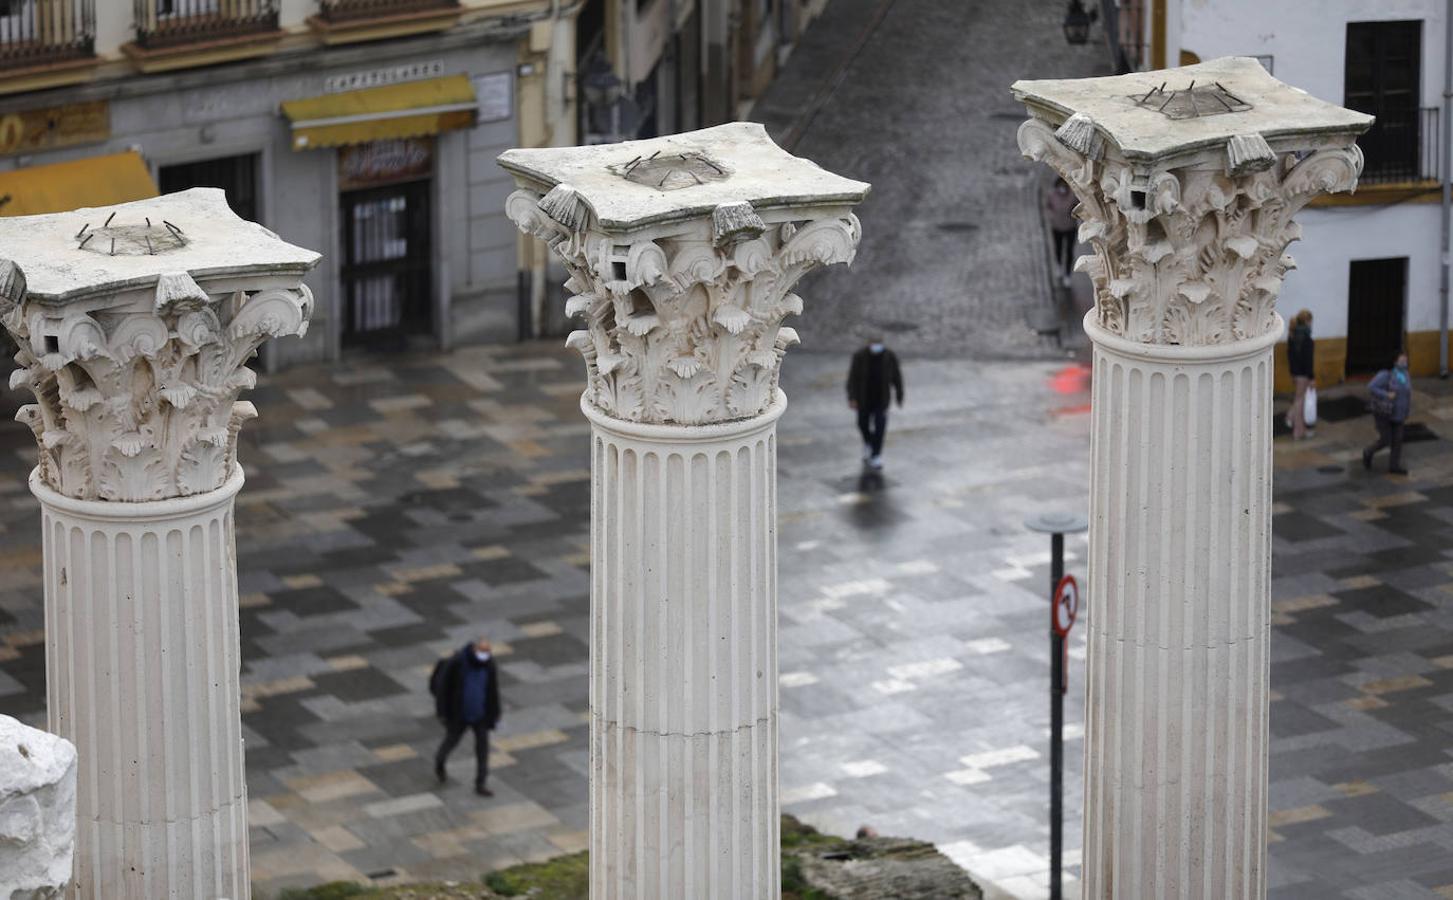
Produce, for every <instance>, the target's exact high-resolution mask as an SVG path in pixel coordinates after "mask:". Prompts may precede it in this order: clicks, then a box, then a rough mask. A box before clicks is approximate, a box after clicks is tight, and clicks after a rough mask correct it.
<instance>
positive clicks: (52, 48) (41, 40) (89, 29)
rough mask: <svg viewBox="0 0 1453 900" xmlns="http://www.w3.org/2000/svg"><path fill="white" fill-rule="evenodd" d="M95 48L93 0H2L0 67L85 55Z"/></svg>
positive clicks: (0, 68) (79, 57)
mask: <svg viewBox="0 0 1453 900" xmlns="http://www.w3.org/2000/svg"><path fill="white" fill-rule="evenodd" d="M95 50H96V8H95V2H94V0H0V71H3V70H5V69H23V68H29V67H31V66H39V65H45V64H46V63H52V62H64V61H66V60H72V59H85V58H86V57H88V56H92V55H94V53H95Z"/></svg>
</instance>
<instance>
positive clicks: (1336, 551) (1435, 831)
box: [0, 345, 1453, 900]
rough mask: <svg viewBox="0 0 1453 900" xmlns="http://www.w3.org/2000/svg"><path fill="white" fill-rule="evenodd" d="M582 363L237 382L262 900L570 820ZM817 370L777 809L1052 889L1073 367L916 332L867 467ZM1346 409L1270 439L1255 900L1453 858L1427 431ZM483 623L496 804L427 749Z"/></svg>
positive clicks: (535, 355)
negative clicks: (924, 347)
mask: <svg viewBox="0 0 1453 900" xmlns="http://www.w3.org/2000/svg"><path fill="white" fill-rule="evenodd" d="M579 365H580V364H579V361H578V359H575V358H573V357H572V356H571V355H570V354H569V353H567V352H565V351H562V350H557V349H554V348H550V347H543V346H539V345H532V346H519V347H502V348H489V349H476V350H468V351H461V352H458V353H455V354H451V355H447V356H442V357H438V356H434V357H430V356H419V357H395V358H389V359H376V360H360V361H357V362H355V363H353V364H348V365H343V366H339V367H336V368H308V369H300V370H296V371H292V372H288V373H286V374H284V375H282V376H279V377H275V378H270V379H265V381H264V384H263V385H262V386H261V387H260V388H259V389H258V390H257V391H256V392H255V394H254V398H253V399H254V400H255V401H256V403H257V406H258V408H259V410H261V412H262V416H261V418H260V419H259V421H257V422H255V423H252V427H251V428H249V429H248V430H245V431H244V432H243V439H244V446H243V448H242V460H243V463H244V465H245V466H247V469H248V484H247V486H246V487H245V488H244V490H243V493H242V495H241V497H240V498H239V505H238V520H237V533H238V542H239V557H240V559H239V563H240V570H241V589H242V595H243V605H244V608H243V610H242V617H243V638H244V653H245V656H246V662H245V670H244V678H243V681H244V693H245V706H244V710H245V712H244V720H245V726H246V727H245V735H246V739H247V753H248V756H247V760H248V782H249V790H250V796H251V799H252V804H251V824H252V826H253V827H252V840H253V844H252V848H253V866H254V872H255V877H256V879H257V884H258V887H259V888H260V890H261V893H260V894H259V896H270V895H271V894H272V893H273V892H275V891H276V890H277V889H279V888H281V887H283V886H287V885H294V884H303V883H311V882H317V881H321V880H327V879H330V878H373V879H375V880H379V881H387V880H391V879H402V878H423V877H429V876H436V875H437V876H445V877H456V878H464V877H473V876H477V875H478V874H479V873H480V872H481V871H482V870H485V869H490V868H494V867H497V866H503V865H508V864H511V863H514V862H516V861H519V860H522V859H538V858H542V857H545V856H549V855H552V854H556V853H560V852H564V851H568V850H574V849H578V848H580V847H582V846H583V845H584V841H585V832H584V829H585V827H586V822H587V819H586V809H585V802H586V791H585V778H586V775H585V772H586V765H585V760H586V730H587V727H586V720H585V712H586V671H587V669H586V659H587V647H586V621H587V620H586V604H587V590H588V587H587V584H588V583H587V577H586V574H587V573H586V564H587V547H586V544H585V540H586V533H587V532H586V523H587V519H588V515H589V509H588V501H589V495H588V491H587V479H588V471H587V460H588V444H587V440H586V434H587V427H586V424H585V422H584V420H583V419H582V417H581V416H580V413H579V410H578V408H577V407H576V403H577V396H578V393H577V392H578V389H579V383H580V381H579V374H580V373H579ZM843 365H844V361H843V360H842V359H841V358H839V357H836V356H824V355H818V354H797V355H790V356H789V357H788V362H787V365H786V370H785V387H786V390H787V391H788V394H789V396H790V398H791V407H790V408H789V410H788V413H787V416H786V417H785V418H784V420H783V423H782V431H781V441H780V447H781V450H780V460H781V477H780V489H779V499H780V503H781V527H780V532H779V534H780V538H779V539H780V544H781V579H780V582H781V628H782V630H781V672H782V681H781V688H780V693H781V705H782V713H781V728H782V731H781V747H782V768H781V779H782V796H783V801H784V804H785V807H786V809H787V810H788V811H791V812H794V813H797V814H799V815H801V816H803V817H804V818H806V819H807V820H808V821H810V822H812V823H814V824H817V825H820V826H823V827H825V828H827V829H830V830H833V831H837V832H851V831H852V830H854V829H856V828H857V826H858V825H861V824H864V823H869V824H872V825H873V826H874V827H876V828H878V829H879V830H880V831H881V832H883V833H885V834H887V833H898V834H904V835H911V836H915V837H920V838H925V839H929V840H933V841H936V842H938V843H939V844H940V845H941V846H943V847H944V849H945V850H946V851H947V852H948V853H949V854H951V855H952V856H953V857H954V858H955V859H957V860H958V861H960V862H961V863H962V864H964V865H965V866H967V867H968V868H969V869H970V870H971V871H973V872H975V873H976V874H978V875H980V876H981V877H983V878H986V879H988V880H990V881H993V882H995V883H997V884H998V886H999V887H1001V888H1004V889H1005V890H1007V891H1010V892H1012V893H1013V895H1015V896H1020V897H1037V896H1043V895H1044V885H1045V865H1046V854H1047V850H1046V841H1047V834H1048V830H1047V822H1046V820H1045V809H1046V794H1047V781H1046V779H1047V774H1048V773H1047V759H1046V752H1047V748H1046V740H1047V726H1048V710H1047V702H1046V701H1047V698H1046V696H1045V695H1046V693H1047V687H1048V661H1047V652H1048V650H1047V639H1046V628H1045V618H1046V615H1045V604H1044V600H1043V599H1042V596H1041V592H1042V591H1043V586H1044V583H1045V582H1046V581H1047V566H1046V563H1047V556H1048V547H1047V541H1046V540H1045V539H1043V538H1042V537H1040V536H1036V535H1032V534H1029V533H1027V532H1025V531H1024V530H1023V528H1022V527H1021V526H1020V522H1021V521H1022V519H1023V518H1024V516H1025V515H1026V514H1027V513H1028V512H1029V511H1031V510H1033V509H1035V508H1037V507H1038V506H1039V505H1040V504H1042V503H1047V502H1054V501H1059V500H1064V501H1067V502H1069V503H1082V502H1083V498H1084V492H1085V477H1086V472H1085V450H1086V429H1087V427H1088V416H1086V415H1085V414H1084V413H1085V406H1084V404H1085V403H1086V402H1087V397H1088V394H1087V393H1086V391H1085V373H1084V372H1083V371H1082V370H1081V369H1079V368H1078V367H1074V366H1070V367H1059V366H1056V365H1050V364H1043V363H1012V364H1009V363H1006V364H983V363H970V362H944V361H926V360H917V359H909V360H908V361H907V371H906V377H907V381H908V406H907V407H906V408H905V409H904V410H903V411H901V412H898V411H895V412H894V415H893V422H892V430H891V433H890V435H889V445H888V452H887V461H888V468H887V470H886V475H885V477H884V478H883V480H882V481H881V482H879V481H876V480H864V479H863V478H862V477H861V475H860V470H859V463H858V460H857V453H856V435H855V433H854V431H853V429H852V423H851V421H850V420H849V417H848V416H847V415H846V414H845V413H846V410H845V408H844V407H843V402H842V397H841V378H842V371H841V370H842V368H843ZM1421 387H1422V388H1423V389H1424V390H1432V389H1435V388H1436V389H1438V390H1439V391H1440V392H1441V393H1440V394H1439V395H1438V396H1432V395H1429V394H1426V393H1420V394H1419V395H1418V396H1417V398H1416V400H1415V408H1416V409H1418V410H1420V412H1419V414H1418V416H1417V418H1419V419H1420V420H1422V421H1424V422H1426V423H1427V424H1428V425H1430V426H1431V427H1432V429H1433V431H1435V432H1447V431H1448V430H1450V429H1453V398H1450V396H1449V395H1448V393H1447V392H1446V386H1444V385H1441V384H1438V383H1430V384H1425V385H1421ZM12 396H13V395H12ZM1334 400H1335V393H1329V396H1328V398H1324V405H1325V406H1327V407H1328V408H1329V409H1333V410H1335V409H1336V408H1337V406H1336V404H1335V403H1334V402H1333V401H1334ZM1344 405H1345V404H1344ZM1354 405H1355V404H1354ZM6 418H7V421H6V423H5V424H4V425H3V426H0V447H3V457H0V540H3V548H4V550H3V559H0V565H3V566H4V569H5V573H6V578H5V582H4V586H3V588H0V712H4V713H7V714H14V715H19V716H20V717H22V718H23V719H25V720H26V721H28V722H31V723H34V724H42V723H43V721H44V713H43V707H44V693H43V691H44V686H43V677H44V666H43V645H42V643H41V629H42V626H43V623H42V613H41V606H40V597H41V585H40V580H39V579H40V546H39V527H38V520H39V516H38V512H37V509H36V505H35V503H34V501H33V499H32V498H31V497H30V495H29V493H28V492H27V491H26V489H25V486H24V484H25V475H26V473H27V471H28V469H29V467H30V465H31V464H32V462H33V459H34V449H33V446H32V445H31V443H30V442H31V438H30V435H29V432H28V431H27V430H26V429H24V428H23V427H21V426H19V425H17V424H13V423H9V422H8V416H7V417H6ZM1368 431H1369V426H1368V422H1367V419H1366V417H1357V418H1352V419H1349V420H1348V421H1344V422H1328V423H1324V425H1323V427H1322V429H1321V433H1320V435H1319V436H1318V437H1317V438H1316V439H1315V440H1313V441H1311V442H1308V443H1306V444H1303V445H1295V446H1294V445H1292V444H1290V443H1287V442H1285V441H1283V442H1281V443H1279V445H1278V456H1277V463H1278V475H1277V478H1278V480H1277V498H1278V504H1277V506H1276V510H1277V515H1276V529H1277V537H1276V563H1275V582H1274V590H1273V601H1274V604H1275V606H1276V610H1277V631H1276V658H1275V660H1274V662H1273V670H1272V678H1273V688H1274V689H1275V690H1276V692H1277V693H1276V695H1275V697H1276V699H1275V702H1274V703H1273V705H1272V733H1273V737H1274V742H1273V746H1272V750H1273V758H1272V777H1273V786H1272V794H1271V796H1272V809H1273V814H1272V819H1271V821H1272V829H1273V837H1272V840H1273V844H1272V861H1273V870H1272V883H1273V885H1274V888H1273V891H1272V896H1273V897H1274V898H1276V900H1291V898H1302V897H1322V898H1325V897H1351V898H1373V897H1376V898H1383V897H1391V896H1408V897H1419V896H1429V897H1435V896H1440V894H1438V893H1436V892H1435V889H1441V890H1442V891H1443V892H1444V893H1443V894H1441V896H1446V895H1447V891H1448V890H1449V887H1450V886H1453V863H1449V859H1450V858H1453V856H1450V854H1449V852H1448V850H1449V849H1450V848H1453V843H1450V835H1453V755H1450V753H1449V750H1448V747H1449V746H1450V741H1449V735H1450V733H1453V603H1450V601H1449V597H1450V590H1453V551H1450V549H1449V548H1450V547H1453V539H1450V537H1453V453H1450V452H1449V448H1448V444H1447V442H1446V441H1443V440H1435V441H1427V442H1419V443H1414V444H1411V445H1410V447H1409V451H1408V461H1409V465H1410V466H1411V468H1412V470H1413V477H1412V478H1411V479H1410V480H1399V479H1392V478H1389V477H1387V476H1384V475H1380V474H1374V475H1367V474H1365V473H1364V472H1363V471H1362V469H1361V467H1360V465H1358V464H1357V461H1356V453H1357V447H1358V445H1359V444H1360V443H1361V442H1362V441H1364V440H1365V439H1366V437H1367V432H1368ZM1082 550H1083V544H1082V543H1079V542H1071V544H1070V553H1071V559H1070V562H1069V569H1070V571H1072V572H1076V573H1079V574H1083V559H1082ZM1088 603H1089V608H1090V610H1091V611H1093V604H1094V601H1093V598H1088ZM479 630H487V631H489V632H490V633H491V634H492V635H493V636H494V637H495V638H496V639H497V646H498V649H499V650H500V653H501V673H502V676H501V677H502V680H503V687H504V696H505V700H506V713H505V717H504V722H503V726H502V728H501V730H500V731H499V732H498V733H497V739H496V741H495V746H494V751H495V752H494V767H495V775H494V776H493V778H492V780H491V783H492V786H493V787H494V789H495V791H496V794H497V796H496V797H495V798H494V799H492V800H488V801H485V800H482V799H480V798H478V797H475V796H474V795H473V794H472V793H471V792H470V791H468V790H467V785H468V774H469V773H468V771H467V769H468V768H469V765H470V763H469V761H468V759H467V757H468V754H467V753H464V752H461V753H459V754H457V755H456V757H455V759H454V761H453V766H452V767H451V768H452V771H453V774H454V781H453V782H452V783H451V784H450V785H448V786H445V787H443V788H437V787H436V786H435V785H434V783H433V779H432V775H431V773H430V771H429V764H428V763H427V761H426V758H427V757H428V756H429V755H430V754H431V753H432V750H433V747H434V745H435V742H436V741H437V738H438V732H437V726H436V725H435V723H434V721H433V717H432V714H431V704H430V701H429V698H428V696H427V691H426V684H425V682H426V681H427V676H428V670H429V667H430V666H431V664H432V663H433V661H434V659H435V658H436V657H437V656H439V655H441V654H443V653H446V652H448V651H449V650H450V649H451V648H453V647H456V646H458V645H460V644H462V643H463V642H464V641H465V640H466V639H467V638H469V637H470V636H472V635H474V634H475V633H476V632H477V631H479ZM1082 650H1083V643H1082V642H1081V641H1079V640H1075V641H1074V643H1073V646H1072V653H1073V655H1074V657H1075V660H1074V662H1073V665H1072V669H1071V694H1070V698H1069V702H1068V704H1067V712H1068V721H1069V727H1070V734H1071V736H1072V737H1073V738H1074V739H1073V740H1072V741H1071V743H1070V746H1069V749H1068V751H1067V757H1066V758H1067V761H1068V769H1069V771H1068V772H1067V776H1068V777H1067V789H1068V797H1067V803H1066V811H1067V819H1068V821H1067V828H1066V843H1067V846H1068V847H1070V848H1075V847H1078V845H1079V820H1078V816H1079V808H1080V799H1079V769H1080V754H1081V752H1082V748H1081V741H1080V740H1079V739H1078V735H1079V733H1080V732H1079V723H1080V721H1081V710H1080V699H1079V698H1080V692H1081V691H1083V687H1084V682H1083V677H1082V672H1081V666H1082ZM1069 859H1070V860H1071V861H1077V859H1078V855H1077V853H1075V852H1073V851H1072V852H1071V853H1070V854H1069ZM1399 892H1400V893H1399Z"/></svg>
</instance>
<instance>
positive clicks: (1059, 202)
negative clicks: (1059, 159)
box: [1044, 178, 1079, 287]
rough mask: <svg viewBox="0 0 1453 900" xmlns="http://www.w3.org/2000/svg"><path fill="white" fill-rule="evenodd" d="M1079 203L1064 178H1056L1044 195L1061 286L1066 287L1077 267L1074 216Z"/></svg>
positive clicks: (1077, 226)
mask: <svg viewBox="0 0 1453 900" xmlns="http://www.w3.org/2000/svg"><path fill="white" fill-rule="evenodd" d="M1077 202H1078V200H1077V199H1076V198H1075V195H1074V193H1073V192H1071V191H1070V186H1069V183H1068V182H1066V181H1065V180H1064V179H1063V178H1056V179H1055V180H1054V185H1053V186H1052V187H1051V188H1050V189H1049V191H1048V192H1047V193H1046V194H1045V195H1044V216H1045V218H1046V219H1048V220H1049V230H1050V233H1051V234H1053V235H1054V262H1055V267H1056V269H1057V270H1058V271H1059V273H1060V276H1059V280H1060V284H1062V285H1063V286H1065V287H1069V286H1070V275H1071V273H1072V272H1073V271H1074V265H1075V243H1076V239H1075V234H1076V232H1077V231H1078V230H1079V223H1077V222H1076V221H1075V215H1074V212H1075V204H1076V203H1077Z"/></svg>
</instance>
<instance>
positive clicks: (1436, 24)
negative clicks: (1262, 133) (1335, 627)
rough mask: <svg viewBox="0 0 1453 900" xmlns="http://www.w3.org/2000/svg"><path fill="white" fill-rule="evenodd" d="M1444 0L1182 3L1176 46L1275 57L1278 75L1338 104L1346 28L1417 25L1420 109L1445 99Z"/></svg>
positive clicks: (1206, 55)
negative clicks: (1420, 51)
mask: <svg viewBox="0 0 1453 900" xmlns="http://www.w3.org/2000/svg"><path fill="white" fill-rule="evenodd" d="M1446 6H1447V4H1446V2H1445V0H1315V2H1314V3H1306V2H1283V0H1182V5H1181V47H1182V49H1184V50H1188V51H1190V52H1192V53H1195V54H1196V55H1197V56H1199V57H1200V58H1201V59H1203V60H1205V59H1215V58H1216V57H1218V56H1266V55H1270V56H1272V57H1273V63H1272V65H1273V71H1274V73H1275V75H1276V77H1277V78H1279V79H1281V80H1282V81H1285V82H1286V83H1287V84H1291V85H1295V86H1297V87H1299V88H1301V89H1302V90H1304V91H1307V92H1309V93H1311V94H1312V95H1313V96H1316V97H1320V98H1322V99H1323V100H1327V101H1330V102H1332V103H1341V102H1342V78H1343V63H1344V61H1345V59H1346V45H1347V23H1348V22H1376V21H1391V20H1398V19H1422V20H1423V99H1422V104H1421V105H1423V106H1437V105H1439V103H1440V102H1441V97H1442V94H1443V13H1444V9H1445V7H1446Z"/></svg>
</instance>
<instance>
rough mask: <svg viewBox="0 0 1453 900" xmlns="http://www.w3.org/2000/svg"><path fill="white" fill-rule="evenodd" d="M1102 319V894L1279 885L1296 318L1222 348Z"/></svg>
mask: <svg viewBox="0 0 1453 900" xmlns="http://www.w3.org/2000/svg"><path fill="white" fill-rule="evenodd" d="M1092 315H1093V314H1092ZM1277 324H1278V326H1279V325H1280V322H1278V323H1277ZM1085 328H1086V331H1087V332H1088V333H1089V335H1090V337H1091V339H1092V340H1093V341H1094V342H1095V357H1094V359H1095V370H1094V372H1095V374H1094V386H1093V398H1092V404H1091V407H1092V416H1093V421H1092V424H1091V434H1092V438H1091V445H1092V449H1091V453H1090V464H1091V466H1090V556H1089V560H1090V563H1089V569H1090V573H1089V575H1090V577H1089V585H1088V587H1089V592H1088V596H1089V597H1091V598H1093V599H1092V600H1091V603H1092V604H1093V606H1092V609H1093V612H1092V614H1091V615H1090V618H1089V622H1088V625H1089V632H1088V640H1089V648H1088V651H1089V656H1088V675H1087V678H1088V681H1087V697H1088V706H1087V710H1086V727H1085V731H1086V744H1085V754H1086V760H1087V763H1086V768H1085V773H1086V781H1085V814H1086V828H1085V832H1084V879H1083V881H1084V884H1085V896H1086V897H1087V898H1108V897H1137V898H1138V897H1144V898H1159V897H1200V898H1208V900H1209V898H1220V897H1228V898H1231V897H1248V898H1249V897H1261V896H1265V894H1266V864H1265V863H1266V808H1267V795H1266V790H1267V767H1266V760H1267V691H1268V681H1269V668H1268V666H1269V659H1270V654H1269V649H1270V648H1269V642H1270V637H1271V634H1270V614H1269V608H1268V598H1269V590H1270V579H1271V502H1272V501H1271V421H1272V420H1271V416H1272V411H1271V383H1272V358H1271V348H1272V346H1273V345H1274V344H1275V343H1276V340H1277V336H1278V334H1280V328H1279V327H1278V328H1277V329H1276V330H1273V331H1270V332H1268V333H1267V334H1264V335H1262V336H1261V337H1260V338H1258V339H1256V340H1248V341H1240V342H1236V343H1233V344H1226V345H1216V346H1214V347H1210V348H1206V347H1176V346H1165V345H1156V344H1137V343H1133V342H1130V341H1126V340H1124V339H1122V338H1119V337H1117V336H1115V335H1114V334H1112V333H1110V332H1108V331H1106V330H1104V329H1103V328H1101V327H1100V326H1099V325H1097V324H1096V323H1095V322H1094V321H1087V322H1086V323H1085Z"/></svg>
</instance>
